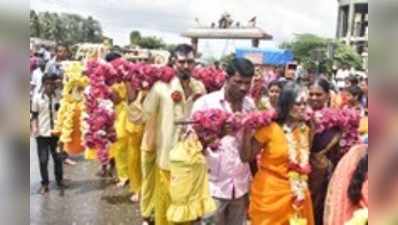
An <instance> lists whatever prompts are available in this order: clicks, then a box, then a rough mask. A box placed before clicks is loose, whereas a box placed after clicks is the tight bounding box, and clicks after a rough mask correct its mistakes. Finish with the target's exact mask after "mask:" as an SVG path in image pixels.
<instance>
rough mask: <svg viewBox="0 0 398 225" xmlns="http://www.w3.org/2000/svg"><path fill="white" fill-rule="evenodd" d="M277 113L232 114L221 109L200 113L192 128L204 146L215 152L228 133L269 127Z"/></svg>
mask: <svg viewBox="0 0 398 225" xmlns="http://www.w3.org/2000/svg"><path fill="white" fill-rule="evenodd" d="M275 115H276V114H275V112H273V111H268V112H252V113H247V114H231V113H227V112H225V111H223V110H219V109H210V110H203V111H198V112H196V113H194V114H193V116H192V119H193V121H192V123H193V126H192V128H193V129H194V131H195V133H196V134H197V135H198V137H199V140H201V142H202V144H203V145H204V146H208V147H210V148H211V149H213V150H216V149H217V148H218V147H219V143H220V139H221V138H222V137H223V136H224V135H225V134H226V133H236V132H238V131H239V130H241V129H244V128H245V129H258V128H260V127H262V126H267V125H269V124H270V123H271V122H272V121H273V119H274V118H275Z"/></svg>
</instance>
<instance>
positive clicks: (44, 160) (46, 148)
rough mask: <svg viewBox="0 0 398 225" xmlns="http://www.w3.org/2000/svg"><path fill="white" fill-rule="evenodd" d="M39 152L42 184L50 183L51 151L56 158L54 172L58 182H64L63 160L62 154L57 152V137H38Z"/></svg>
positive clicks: (54, 158)
mask: <svg viewBox="0 0 398 225" xmlns="http://www.w3.org/2000/svg"><path fill="white" fill-rule="evenodd" d="M36 140H37V153H38V156H39V163H40V174H41V180H42V181H41V184H42V185H49V183H50V181H49V176H48V160H49V153H51V156H52V158H53V160H54V174H55V180H56V182H57V184H59V183H60V182H62V180H63V175H64V171H63V160H62V158H61V156H60V155H59V154H58V153H57V144H58V138H57V137H37V138H36Z"/></svg>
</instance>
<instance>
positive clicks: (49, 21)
mask: <svg viewBox="0 0 398 225" xmlns="http://www.w3.org/2000/svg"><path fill="white" fill-rule="evenodd" d="M35 17H37V19H36V18H35ZM30 35H31V36H37V37H40V38H44V39H48V40H54V41H57V42H63V43H66V44H70V45H73V44H76V43H79V42H94V43H98V42H101V41H102V28H101V24H100V23H99V22H98V21H97V20H95V19H94V18H92V17H88V18H87V19H85V18H83V17H81V16H80V15H76V14H66V13H62V14H60V15H58V14H56V13H50V12H42V13H39V14H36V13H35V12H34V11H33V10H32V11H31V12H30Z"/></svg>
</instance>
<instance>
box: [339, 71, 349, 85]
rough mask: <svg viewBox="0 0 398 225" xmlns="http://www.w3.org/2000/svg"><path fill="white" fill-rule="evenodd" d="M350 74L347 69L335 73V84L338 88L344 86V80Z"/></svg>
mask: <svg viewBox="0 0 398 225" xmlns="http://www.w3.org/2000/svg"><path fill="white" fill-rule="evenodd" d="M349 76H350V71H349V70H338V71H337V74H336V84H337V87H338V88H344V87H345V80H346V79H347V78H348V77H349Z"/></svg>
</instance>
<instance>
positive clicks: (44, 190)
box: [38, 185, 50, 195]
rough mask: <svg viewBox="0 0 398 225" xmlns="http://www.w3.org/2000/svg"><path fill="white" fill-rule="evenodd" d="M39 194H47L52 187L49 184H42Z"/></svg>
mask: <svg viewBox="0 0 398 225" xmlns="http://www.w3.org/2000/svg"><path fill="white" fill-rule="evenodd" d="M38 192H39V194H41V195H45V194H47V193H48V192H50V189H49V188H48V186H46V185H42V186H41V187H40V189H39V191H38Z"/></svg>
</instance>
